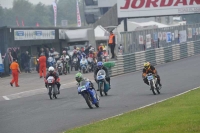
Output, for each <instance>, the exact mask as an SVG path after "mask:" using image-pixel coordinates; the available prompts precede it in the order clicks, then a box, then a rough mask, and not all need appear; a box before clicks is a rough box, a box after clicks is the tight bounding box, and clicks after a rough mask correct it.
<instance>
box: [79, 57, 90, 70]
mask: <svg viewBox="0 0 200 133" xmlns="http://www.w3.org/2000/svg"><path fill="white" fill-rule="evenodd" d="M80 66H81V70H82V72H83V73H87V72H88V62H87V60H86V59H85V58H82V59H81V61H80Z"/></svg>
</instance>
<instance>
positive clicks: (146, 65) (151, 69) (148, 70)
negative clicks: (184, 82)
mask: <svg viewBox="0 0 200 133" xmlns="http://www.w3.org/2000/svg"><path fill="white" fill-rule="evenodd" d="M148 73H152V74H154V75H155V76H156V77H157V80H158V84H159V85H160V87H162V84H161V83H160V76H159V75H158V73H157V71H156V69H155V67H154V66H152V65H151V64H150V63H149V62H145V63H144V69H143V73H142V78H143V81H144V83H146V84H147V85H149V82H148V80H147V77H146V75H147V74H148Z"/></svg>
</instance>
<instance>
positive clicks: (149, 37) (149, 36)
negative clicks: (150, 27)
mask: <svg viewBox="0 0 200 133" xmlns="http://www.w3.org/2000/svg"><path fill="white" fill-rule="evenodd" d="M146 47H147V48H150V47H151V34H148V35H146Z"/></svg>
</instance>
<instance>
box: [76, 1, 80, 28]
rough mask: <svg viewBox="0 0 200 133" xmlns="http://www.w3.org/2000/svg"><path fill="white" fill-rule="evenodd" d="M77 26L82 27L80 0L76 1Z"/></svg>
mask: <svg viewBox="0 0 200 133" xmlns="http://www.w3.org/2000/svg"><path fill="white" fill-rule="evenodd" d="M76 3H77V4H76V14H77V27H81V15H80V11H79V5H78V0H77V1H76Z"/></svg>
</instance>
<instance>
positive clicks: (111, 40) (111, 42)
mask: <svg viewBox="0 0 200 133" xmlns="http://www.w3.org/2000/svg"><path fill="white" fill-rule="evenodd" d="M114 37H115V35H114V34H112V35H110V37H109V42H108V44H113V38H114Z"/></svg>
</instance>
